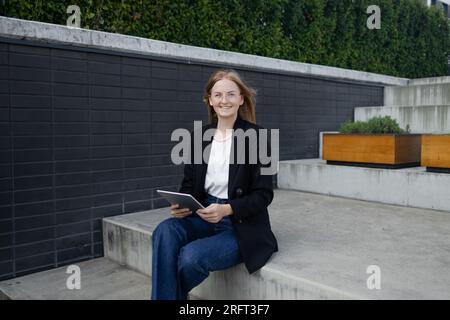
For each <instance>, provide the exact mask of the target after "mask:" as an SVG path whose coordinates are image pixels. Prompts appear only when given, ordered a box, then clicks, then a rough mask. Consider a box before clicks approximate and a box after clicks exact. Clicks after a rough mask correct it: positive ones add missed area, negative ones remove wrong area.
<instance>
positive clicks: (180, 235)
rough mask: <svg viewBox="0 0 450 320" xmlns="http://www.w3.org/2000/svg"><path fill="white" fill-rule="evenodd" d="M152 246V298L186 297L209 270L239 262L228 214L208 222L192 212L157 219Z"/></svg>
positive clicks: (216, 199) (211, 198) (173, 298)
mask: <svg viewBox="0 0 450 320" xmlns="http://www.w3.org/2000/svg"><path fill="white" fill-rule="evenodd" d="M211 203H221V204H223V203H227V199H219V198H216V197H213V196H210V195H208V197H207V199H206V201H205V203H204V204H203V205H204V206H205V207H206V206H208V205H210V204H211ZM152 249H153V255H152V293H151V298H152V300H177V299H179V300H186V299H187V295H188V293H189V291H191V289H193V288H194V287H196V286H198V285H199V284H200V283H201V282H202V281H203V280H205V279H206V278H207V277H208V275H209V272H210V271H216V270H224V269H228V268H230V267H232V266H234V265H237V264H239V263H241V262H242V258H241V255H240V253H239V247H238V242H237V239H236V234H235V232H234V229H233V226H232V224H231V221H230V218H229V217H224V218H223V219H222V220H221V221H219V222H218V223H209V222H207V221H205V220H203V219H202V218H200V217H199V216H198V215H197V214H196V213H195V212H194V213H192V215H190V216H187V217H184V218H169V219H166V220H164V221H163V222H161V223H160V224H159V225H158V227H157V228H156V229H155V231H154V232H153V235H152Z"/></svg>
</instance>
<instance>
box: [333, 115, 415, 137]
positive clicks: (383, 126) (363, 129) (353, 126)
mask: <svg viewBox="0 0 450 320" xmlns="http://www.w3.org/2000/svg"><path fill="white" fill-rule="evenodd" d="M408 131H409V130H408V128H407V130H403V129H401V128H400V126H399V125H398V123H397V121H396V120H395V119H392V118H391V117H390V116H385V117H381V116H379V117H374V118H371V119H370V120H368V121H356V122H352V121H346V122H344V123H342V125H341V127H340V129H339V132H340V133H366V134H377V133H378V134H379V133H408Z"/></svg>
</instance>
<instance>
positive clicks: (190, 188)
mask: <svg viewBox="0 0 450 320" xmlns="http://www.w3.org/2000/svg"><path fill="white" fill-rule="evenodd" d="M190 136H191V137H193V136H194V131H190ZM192 140H193V139H191V150H189V151H188V159H190V162H189V163H185V164H184V168H183V179H182V181H181V185H180V188H179V190H178V192H182V193H188V194H192V193H193V192H194V157H193V154H194V153H193V150H194V149H193V148H194V142H193V141H192Z"/></svg>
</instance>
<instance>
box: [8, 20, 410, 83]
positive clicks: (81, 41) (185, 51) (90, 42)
mask: <svg viewBox="0 0 450 320" xmlns="http://www.w3.org/2000/svg"><path fill="white" fill-rule="evenodd" d="M0 37H6V38H15V39H28V40H33V41H40V42H45V43H58V44H64V45H72V46H80V47H88V48H96V49H102V50H110V51H114V52H128V53H133V54H140V55H150V56H156V57H164V58H175V59H181V60H185V61H188V62H200V63H201V62H203V63H212V64H214V65H226V66H231V67H245V68H251V69H258V70H263V71H272V72H283V73H291V74H300V75H305V76H317V77H327V78H336V79H345V80H353V81H363V82H369V83H378V84H382V85H406V84H407V82H408V79H406V78H398V77H392V76H387V75H382V74H376V73H370V72H363V71H355V70H349V69H342V68H335V67H327V66H321V65H315V64H308V63H300V62H294V61H288V60H281V59H274V58H267V57H262V56H256V55H250V54H243V53H237V52H230V51H223V50H216V49H209V48H201V47H195V46H188V45H182V44H177V43H171V42H165V41H159V40H152V39H146V38H139V37H132V36H126V35H121V34H114V33H108V32H102V31H95V30H87V29H79V28H73V27H67V26H63V25H56V24H49V23H43V22H36V21H27V20H20V19H14V18H8V17H0Z"/></svg>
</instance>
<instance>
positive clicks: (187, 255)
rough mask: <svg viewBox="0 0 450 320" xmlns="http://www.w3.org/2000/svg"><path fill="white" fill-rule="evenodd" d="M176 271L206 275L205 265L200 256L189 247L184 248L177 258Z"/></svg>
mask: <svg viewBox="0 0 450 320" xmlns="http://www.w3.org/2000/svg"><path fill="white" fill-rule="evenodd" d="M178 269H179V270H184V271H197V272H201V273H205V274H208V268H207V265H206V263H205V261H204V259H202V254H201V253H200V252H199V251H198V250H195V248H192V247H191V246H189V245H188V246H184V247H183V248H181V250H180V254H179V256H178Z"/></svg>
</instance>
